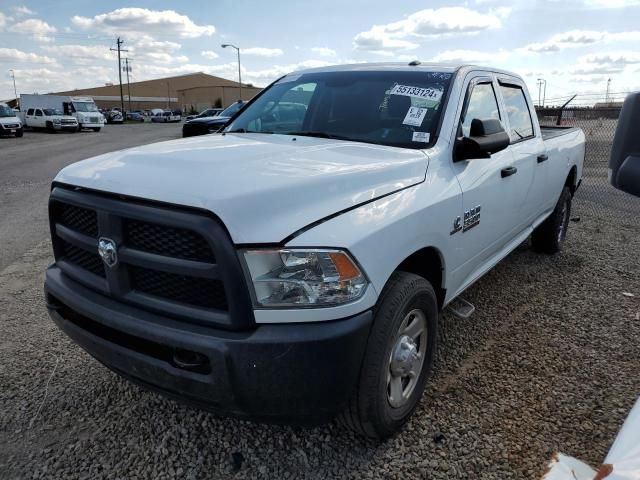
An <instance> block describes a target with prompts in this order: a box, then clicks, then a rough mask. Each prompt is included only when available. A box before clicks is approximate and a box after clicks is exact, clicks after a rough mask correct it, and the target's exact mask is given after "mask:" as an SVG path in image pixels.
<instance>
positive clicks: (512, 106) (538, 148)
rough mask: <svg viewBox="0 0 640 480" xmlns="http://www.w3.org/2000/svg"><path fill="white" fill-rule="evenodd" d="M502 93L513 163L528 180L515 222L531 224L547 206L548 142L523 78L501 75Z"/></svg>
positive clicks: (523, 225)
mask: <svg viewBox="0 0 640 480" xmlns="http://www.w3.org/2000/svg"><path fill="white" fill-rule="evenodd" d="M498 84H499V92H500V97H501V99H502V102H503V106H504V111H505V112H506V115H505V116H506V124H507V132H508V133H509V137H510V138H511V145H510V147H509V148H510V149H511V152H512V154H513V165H514V167H515V168H517V169H518V175H519V176H521V177H523V178H524V179H526V180H527V181H523V182H521V184H522V187H523V188H525V191H524V192H523V195H524V198H523V202H522V203H521V204H520V206H519V209H518V211H515V212H514V217H513V218H514V222H516V223H517V224H518V225H519V227H520V229H525V228H527V227H529V226H530V225H531V224H532V223H533V222H534V221H535V219H536V218H538V217H539V216H540V215H541V214H542V213H543V211H544V210H545V209H546V208H547V205H546V200H547V196H546V194H545V191H546V186H545V184H546V182H547V170H548V165H549V162H548V160H549V159H548V157H547V156H546V155H545V146H544V142H543V141H542V137H541V135H540V131H539V129H538V128H537V122H534V119H533V115H535V112H534V111H533V108H532V103H531V101H530V99H528V98H527V95H526V91H527V90H526V88H525V87H524V85H523V84H522V82H521V81H520V80H519V79H516V78H513V77H506V76H502V77H498Z"/></svg>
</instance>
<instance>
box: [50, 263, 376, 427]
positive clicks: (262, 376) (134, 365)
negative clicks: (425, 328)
mask: <svg viewBox="0 0 640 480" xmlns="http://www.w3.org/2000/svg"><path fill="white" fill-rule="evenodd" d="M45 294H46V300H47V308H48V310H49V314H50V316H51V318H52V319H53V321H54V322H55V323H56V324H57V325H58V326H59V327H60V328H61V329H62V330H63V331H64V332H65V333H66V334H67V335H69V337H71V338H72V339H73V340H74V341H75V342H76V343H77V344H79V345H80V346H81V347H82V348H84V349H85V350H86V351H87V352H88V353H90V354H91V355H92V356H93V357H95V358H96V359H97V360H99V361H100V362H102V363H103V364H105V365H106V366H107V367H109V368H110V369H112V370H114V371H115V372H117V373H119V374H120V375H122V376H124V377H126V378H128V379H130V380H132V381H134V382H136V383H138V384H141V385H143V386H146V387H148V388H150V389H153V390H156V391H158V392H160V393H163V394H165V395H167V396H170V397H173V398H176V399H178V400H181V401H183V402H186V403H190V404H193V405H196V406H199V407H201V408H205V409H209V410H213V411H215V412H218V413H222V414H226V415H231V416H239V417H247V418H251V419H255V420H260V421H269V422H278V423H298V424H317V423H321V422H325V421H328V420H330V419H331V418H332V417H334V416H335V415H336V414H337V413H339V412H340V411H341V410H342V409H343V408H344V406H345V405H346V403H347V401H348V399H349V398H350V397H351V395H352V394H353V392H354V390H355V387H356V384H357V381H358V377H359V373H360V367H361V363H362V359H363V357H364V351H365V346H366V343H367V339H368V335H369V329H370V326H371V322H372V312H371V311H366V312H364V313H361V314H359V315H356V316H354V317H350V318H348V319H343V320H334V321H330V322H320V323H306V324H279V325H277V324H270V325H259V326H256V328H254V329H252V330H250V331H241V332H231V331H226V330H221V329H214V328H210V327H208V326H206V325H196V324H190V323H184V322H181V321H178V320H175V319H172V318H169V317H165V316H162V315H157V314H154V313H150V312H148V311H145V310H141V309H138V308H136V307H132V306H129V305H126V304H124V303H120V302H116V301H114V300H113V299H110V298H107V297H105V296H104V295H101V294H98V293H96V292H94V291H92V290H89V289H87V288H85V287H83V286H82V285H80V284H78V283H77V282H75V281H73V280H71V279H69V278H68V277H67V276H65V275H64V274H63V273H62V272H61V271H60V269H59V268H58V267H57V266H55V265H52V266H51V267H49V269H48V270H47V274H46V280H45Z"/></svg>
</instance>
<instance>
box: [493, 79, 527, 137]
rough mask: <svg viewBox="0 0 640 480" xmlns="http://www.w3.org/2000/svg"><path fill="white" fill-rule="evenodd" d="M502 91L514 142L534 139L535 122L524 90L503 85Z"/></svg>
mask: <svg viewBox="0 0 640 480" xmlns="http://www.w3.org/2000/svg"><path fill="white" fill-rule="evenodd" d="M500 91H501V92H502V96H503V97H504V104H505V107H506V109H507V116H508V117H509V124H510V125H511V131H510V132H509V135H510V137H511V141H512V142H517V141H518V140H522V139H524V138H530V137H533V122H532V121H531V114H530V113H529V107H528V105H527V99H526V98H525V96H524V92H523V91H522V88H520V87H516V86H514V85H501V86H500Z"/></svg>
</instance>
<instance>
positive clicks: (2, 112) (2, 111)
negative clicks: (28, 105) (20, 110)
mask: <svg viewBox="0 0 640 480" xmlns="http://www.w3.org/2000/svg"><path fill="white" fill-rule="evenodd" d="M15 116H16V114H15V112H14V111H13V110H11V109H10V108H9V107H6V106H4V105H0V118H6V117H15Z"/></svg>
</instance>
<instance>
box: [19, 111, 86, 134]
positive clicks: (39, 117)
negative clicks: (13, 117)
mask: <svg viewBox="0 0 640 480" xmlns="http://www.w3.org/2000/svg"><path fill="white" fill-rule="evenodd" d="M24 126H25V127H29V128H32V129H34V130H37V129H46V130H47V131H49V132H56V131H59V130H64V131H67V132H76V131H78V121H77V120H76V118H75V117H72V116H71V115H65V114H63V113H62V111H60V110H58V109H57V108H28V109H27V111H26V112H25V113H24Z"/></svg>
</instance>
